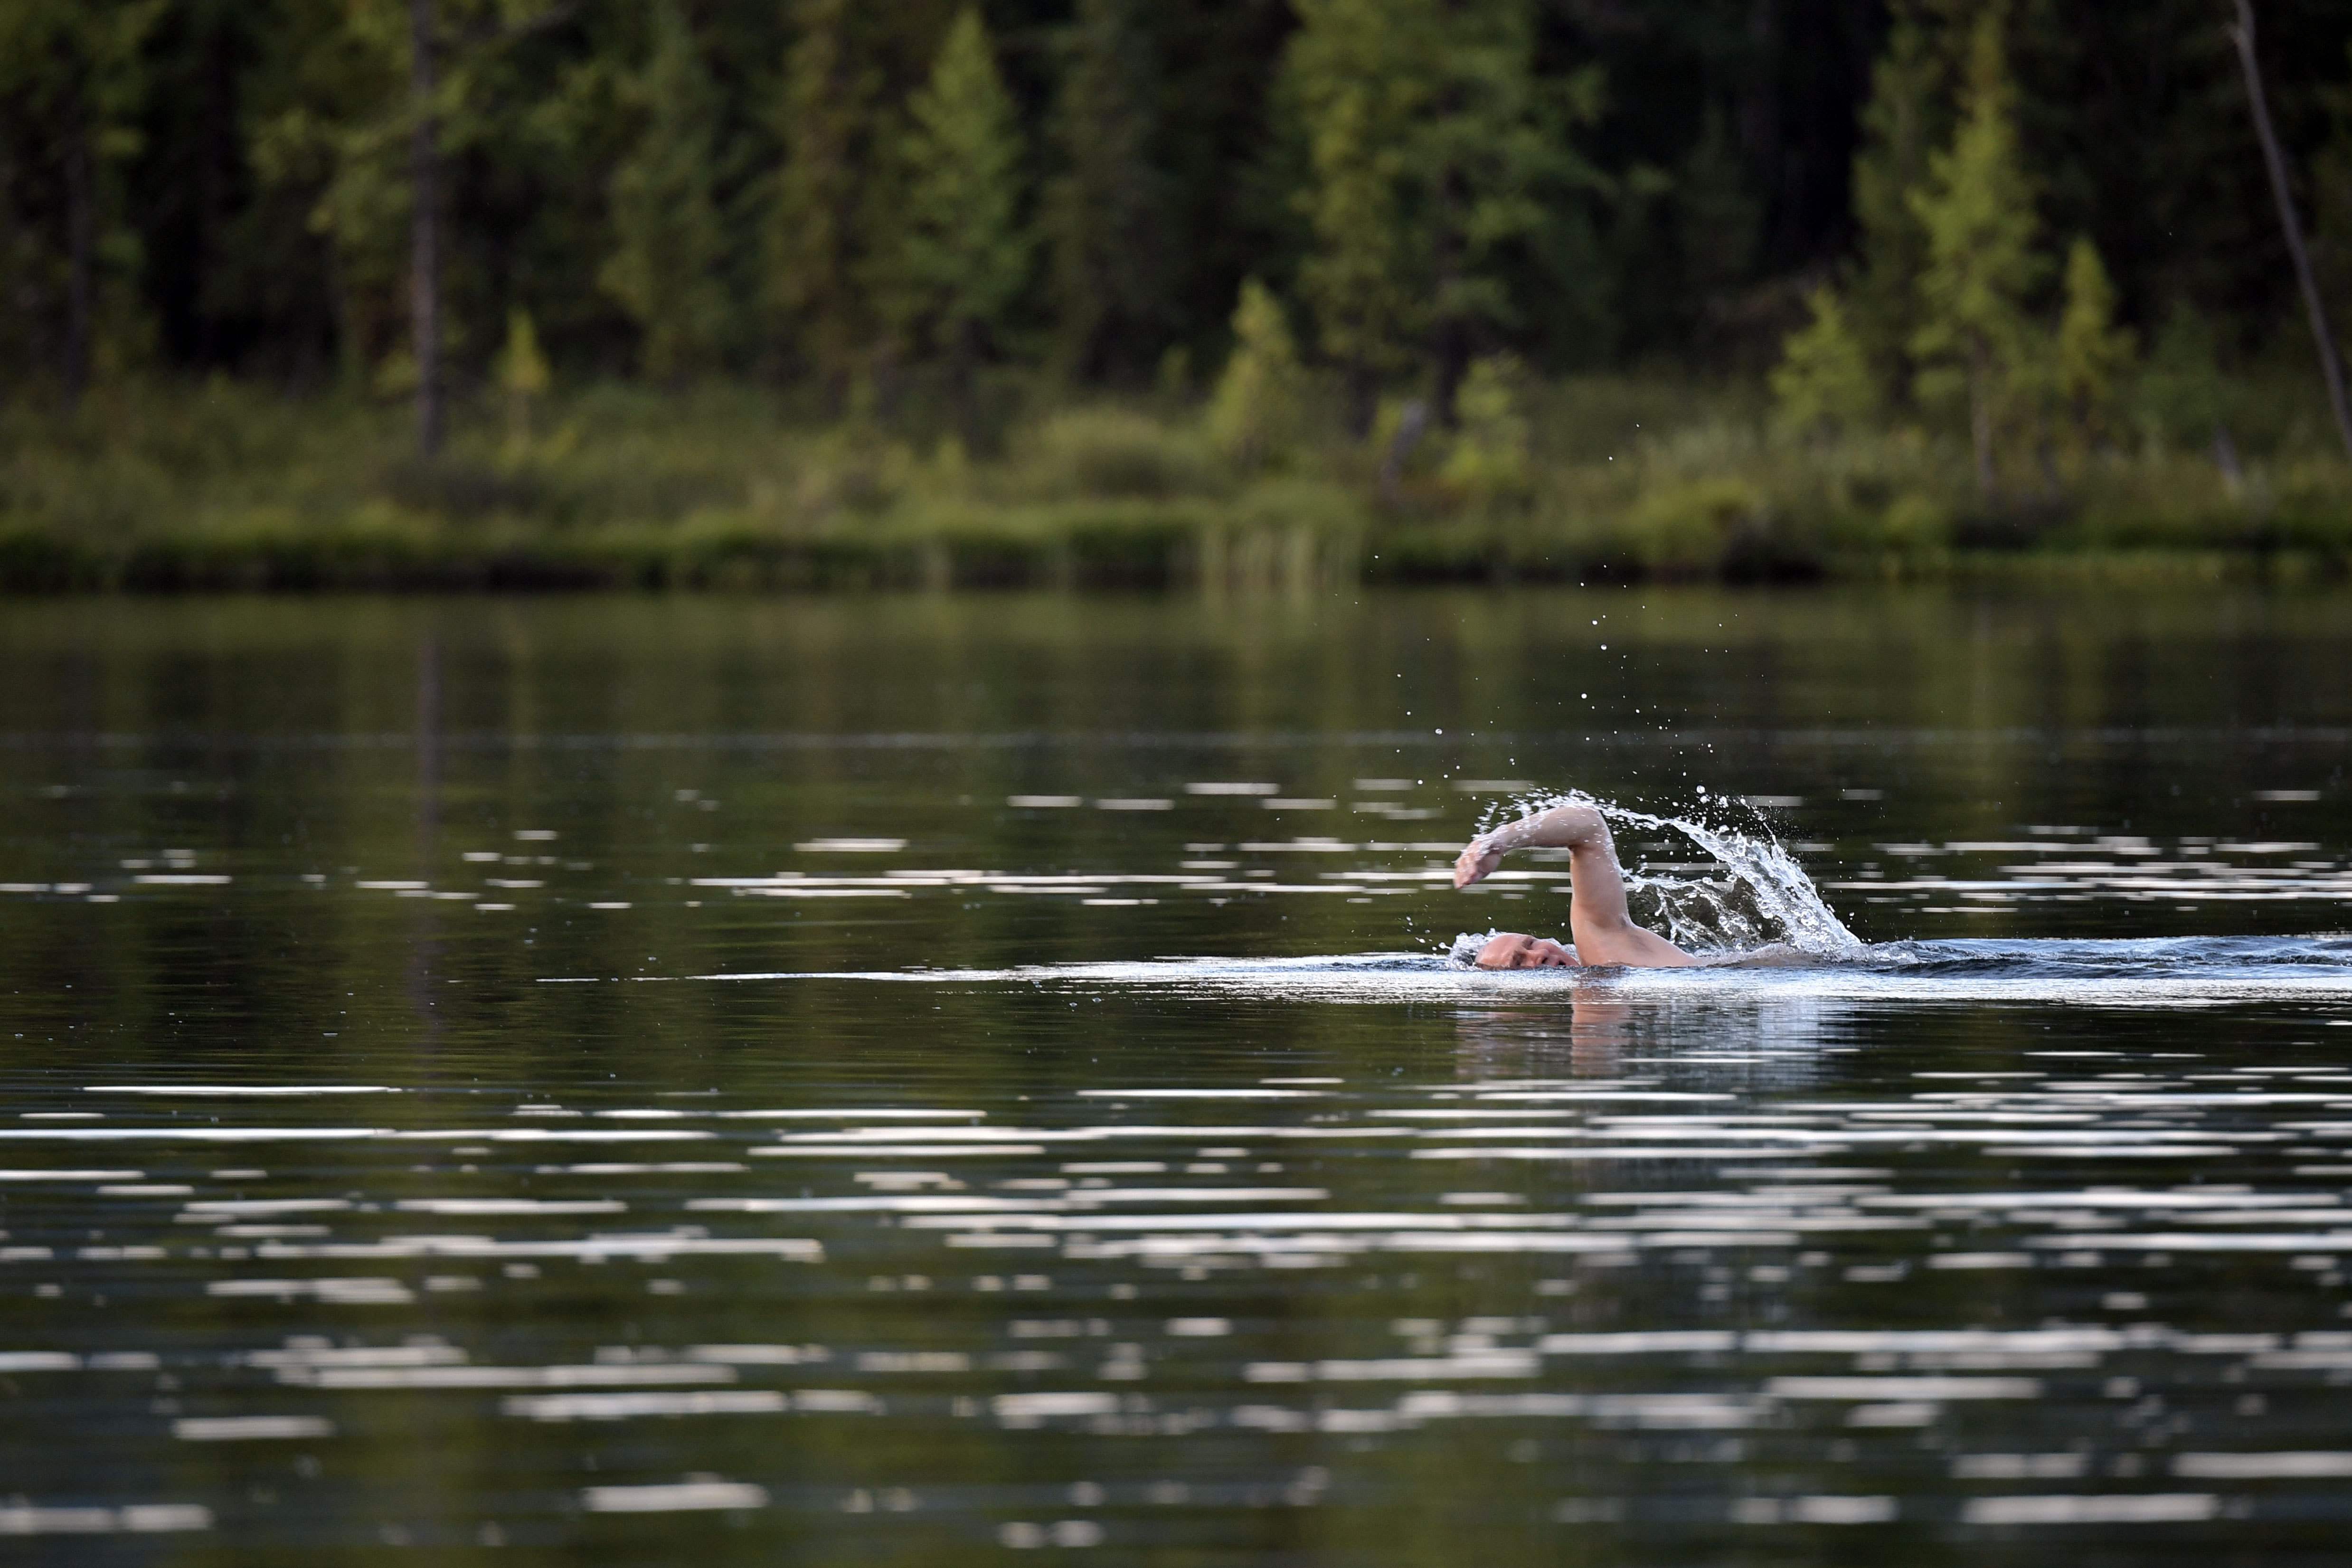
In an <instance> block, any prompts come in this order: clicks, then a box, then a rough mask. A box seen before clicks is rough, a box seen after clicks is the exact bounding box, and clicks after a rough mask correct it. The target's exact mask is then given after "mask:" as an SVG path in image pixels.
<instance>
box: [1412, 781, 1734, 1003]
mask: <svg viewBox="0 0 2352 1568" xmlns="http://www.w3.org/2000/svg"><path fill="white" fill-rule="evenodd" d="M1514 849H1565V850H1567V851H1568V893H1569V898H1568V933H1569V935H1570V936H1571V937H1573V938H1575V940H1576V945H1575V946H1574V947H1573V948H1568V947H1562V946H1561V945H1560V944H1559V943H1558V942H1554V941H1552V940H1551V939H1550V938H1549V937H1536V936H1523V935H1521V934H1520V933H1518V932H1517V931H1505V932H1503V933H1501V934H1500V935H1497V936H1496V937H1494V938H1493V939H1492V940H1490V941H1489V942H1487V943H1486V946H1484V947H1482V948H1480V949H1479V950H1478V952H1477V956H1476V957H1475V958H1473V959H1472V960H1471V962H1472V963H1475V964H1476V965H1477V966H1478V967H1479V968H1481V969H1567V968H1571V967H1573V966H1575V965H1577V964H1592V963H1623V964H1630V965H1633V966H1634V967H1636V968H1644V969H1678V968H1681V967H1682V966H1684V965H1685V964H1691V963H1697V962H1698V960H1696V959H1695V958H1693V957H1692V956H1691V955H1690V954H1689V953H1686V952H1684V951H1683V950H1682V949H1681V948H1678V947H1676V946H1675V944H1674V943H1673V942H1668V941H1667V940H1666V939H1665V938H1664V937H1662V936H1660V935H1658V934H1657V932H1655V931H1643V929H1642V928H1641V927H1640V926H1637V925H1635V924H1634V923H1633V916H1632V915H1631V914H1629V913H1628V912H1627V911H1626V909H1625V878H1624V875H1623V873H1622V872H1620V871H1619V870H1618V868H1617V846H1616V844H1615V842H1614V841H1613V840H1612V839H1611V837H1609V824H1608V823H1607V822H1605V821H1604V820H1602V818H1601V814H1600V813H1599V812H1597V811H1595V810H1593V809H1592V808H1591V806H1589V805H1556V806H1553V807H1552V808H1551V809H1550V810H1549V811H1539V812H1538V813H1536V814H1535V815H1534V816H1523V817H1521V818H1519V820H1518V821H1517V822H1507V823H1505V824H1504V825H1503V826H1500V827H1497V828H1496V829H1494V830H1493V831H1492V832H1490V833H1482V834H1480V835H1478V837H1475V838H1473V839H1472V840H1471V841H1470V843H1469V845H1468V846H1467V847H1465V849H1464V850H1463V851H1462V854H1461V857H1460V858H1458V859H1456V860H1455V861H1454V886H1455V887H1456V888H1466V887H1468V886H1469V885H1470V884H1471V883H1473V882H1475V881H1477V880H1478V879H1481V878H1483V877H1486V875H1488V874H1489V873H1491V872H1492V871H1493V870H1494V869H1495V868H1496V867H1497V866H1499V865H1501V864H1502V863H1503V857H1504V856H1506V855H1507V854H1509V853H1510V852H1511V851H1512V850H1514Z"/></svg>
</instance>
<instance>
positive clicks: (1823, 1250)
mask: <svg viewBox="0 0 2352 1568" xmlns="http://www.w3.org/2000/svg"><path fill="white" fill-rule="evenodd" d="M0 670H5V679H4V680H0V962H5V983H0V1046H5V1049H6V1058H5V1084H6V1090H7V1093H6V1100H5V1104H0V1231H5V1234H4V1235H0V1396H5V1401H6V1403H5V1409H6V1412H7V1419H6V1423H5V1427H0V1433H5V1436H0V1454H5V1479H0V1536H5V1537H12V1538H16V1539H13V1540H8V1541H0V1554H5V1555H10V1556H18V1555H23V1556H29V1557H30V1558H32V1559H34V1560H43V1561H53V1562H58V1563H68V1562H70V1563H83V1562H110V1561H141V1562H156V1563H238V1564H247V1563H268V1564H276V1563H286V1564H293V1563H303V1564H311V1563H339V1562H344V1561H358V1560H369V1561H373V1560H378V1559H383V1560H394V1559H397V1560H400V1561H433V1562H436V1563H438V1562H461V1561H471V1560H474V1559H476V1558H477V1557H478V1558H480V1559H481V1560H485V1561H488V1560H492V1559H496V1560H512V1559H526V1560H527V1559H534V1558H537V1559H543V1560H548V1561H567V1562H569V1561H578V1562H599V1563H603V1562H639V1561H642V1562H648V1563H652V1562H698V1563H721V1562H724V1563H755V1562H756V1563H809V1564H820V1563H822V1564H832V1563H943V1564H944V1563H958V1564H961V1563H971V1562H983V1561H994V1560H997V1559H999V1558H1006V1557H1013V1556H1014V1555H1015V1554H1018V1553H1024V1552H1041V1553H1044V1554H1045V1555H1047V1556H1049V1557H1052V1556H1056V1555H1058V1556H1066V1557H1070V1558H1082V1559H1090V1560H1096V1561H1115V1562H1119V1563H1164V1564H1176V1563H1185V1564H1192V1563H1203V1564H1205V1563H1234V1564H1242V1563H1247V1564H1288V1563H1301V1564H1305V1563H1313V1564H1352V1563H1366V1564H1371V1563H1381V1564H1387V1563H1396V1564H1431V1565H1438V1564H1444V1565H1447V1568H1453V1565H1456V1564H1462V1563H1513V1564H1516V1563H1560V1562H1568V1563H1591V1564H1595V1565H1603V1564H1606V1565H1615V1564H1625V1565H1627V1568H1632V1565H1635V1564H1650V1563H1741V1564H1748V1563H1755V1564H1777V1563H1810V1562H1839V1563H1843V1562H1849V1561H1851V1562H1853V1563H1890V1562H1901V1563H1947V1562H1948V1563H1960V1562H1964V1561H1967V1562H1974V1561H1979V1560H1982V1559H1984V1558H1986V1557H1988V1556H1990V1557H1994V1558H1997V1559H1999V1560H2001V1561H2009V1562H2018V1563H2028V1562H2030V1563H2061V1562H2063V1563H2102V1564H2105V1563H2113V1564H2118V1565H2121V1564H2141V1563H2192V1562H2193V1563H2210V1562H2214V1561H2226V1562H2230V1563H2239V1562H2252V1561H2255V1560H2257V1559H2259V1560H2260V1561H2262V1562H2263V1563H2305V1562H2307V1563H2321V1562H2327V1563H2337V1562H2341V1561H2343V1560H2344V1559H2345V1557H2346V1555H2347V1552H2346V1549H2345V1547H2344V1544H2343V1543H2344V1542H2345V1541H2346V1540H2347V1531H2352V1403H2348V1402H2347V1387H2346V1385H2347V1384H2352V1316H2347V1311H2352V1288H2347V1254H2352V1201H2347V1200H2352V1035H2347V1034H2339V1033H2337V1032H2336V1030H2338V1029H2339V1028H2344V1027H2347V1026H2352V938H2347V937H2345V936H2343V935H2341V934H2338V933H2341V932H2342V931H2344V930H2345V928H2346V927H2347V924H2352V917H2347V910H2346V905H2347V900H2352V819H2347V790H2346V785H2345V780H2344V765H2345V761H2346V757H2347V750H2352V747H2348V746H2347V742H2352V679H2347V670H2352V595H2343V594H2340V593H2336V594H2319V593H2313V594H2298V595H2271V596H2264V595H2255V594H2252V593H2242V592H2238V591H2220V590H2216V591H2212V592H2209V593H2201V594H2192V593H2186V592H2177V591H2176V592H2167V593H2147V594H2134V593H2127V592H2119V591H2116V590H2114V589H2112V588H2105V587H2103V588H2100V589H2098V590H2096V591H2088V592H2084V593H2080V594H2075V595H2041V596H2036V595H2022V594H2000V593H1979V594H1971V593H1963V592H1950V591H1890V592H1885V593H1879V594H1865V593H1846V592H1838V593H1819V594H1805V595H1785V596H1738V595H1717V594H1712V593H1696V592H1691V593H1668V592H1650V593H1646V594H1644V593H1622V592H1612V593H1591V594H1581V593H1534V592H1528V593H1510V594H1465V595H1441V594H1427V593H1424V594H1416V595H1397V596H1391V597H1382V596H1377V595H1364V596H1360V597H1341V598H1339V599H1336V600H1330V601H1320V600H1311V601H1310V600H1289V599H1253V600H1245V601H1239V602H1222V603H1221V602H1217V601H1203V600H1190V599H1164V600H1163V599H1136V600H1118V599H1089V600H1075V599H1066V598H1056V597H978V596H975V597H957V598H944V599H925V598H920V597H903V598H877V599H849V598H842V599H830V600H821V601H757V602H751V601H746V602H731V601H727V600H719V599H700V600H643V599H620V600H609V601H592V600H563V601H536V602H503V601H493V600H478V599H477V600H464V601H401V602H371V601H338V602H327V603H317V604H299V603H259V602H173V603H145V602H135V601H116V602H104V603H86V602H84V603H77V602H63V603H38V604H25V603H18V604H12V605H5V606H0ZM1537 786H1557V787H1567V786H1577V787H1581V788H1583V789H1586V790H1590V791H1591V792H1593V793H1594V794H1595V795H1601V796H1602V797H1605V798H1608V799H1611V800H1613V801H1617V802H1621V803H1623V804H1624V805H1628V806H1633V807H1637V808H1641V809H1643V810H1646V811H1649V812H1652V813H1654V814H1656V815H1657V816H1660V817H1677V816H1687V817H1690V818H1691V819H1692V820H1693V821H1694V822H1695V823H1696V824H1697V825H1698V826H1700V827H1701V829H1702V831H1703V832H1705V831H1707V830H1709V829H1710V828H1711V829H1712V830H1713V831H1714V832H1715V833H1716V834H1717V837H1716V840H1715V841H1716V843H1717V847H1718V848H1724V849H1726V850H1727V852H1737V853H1738V854H1748V853H1750V852H1753V853H1755V854H1758V855H1762V854H1764V853H1765V850H1766V849H1767V848H1768V847H1769V844H1768V841H1767V840H1765V839H1764V837H1762V833H1761V827H1762V826H1763V825H1765V824H1769V826H1770V828H1771V830H1772V831H1773V832H1775V833H1777V835H1778V841H1779V843H1780V845H1781V846H1782V847H1784V848H1785V849H1786V850H1787V851H1788V852H1789V854H1790V855H1791V856H1792V857H1793V858H1794V859H1795V860H1796V861H1800V862H1801V863H1802V865H1803V866H1804V868H1806V869H1807V870H1808V871H1809V872H1810V873H1811V878H1812V879H1813V881H1814V882H1815V883H1817V884H1818V885H1819V888H1820V889H1821V894H1820V896H1821V897H1822V898H1825V899H1826V900H1827V903H1828V905H1829V906H1830V907H1831V908H1832V909H1834V910H1835V911H1836V915H1837V917H1839V918H1842V920H1843V923H1844V926H1845V927H1848V928H1850V929H1851V931H1852V932H1853V935H1854V937H1855V938H1858V939H1859V940H1858V941H1857V942H1853V943H1851V944H1847V945H1841V944H1840V942H1832V941H1830V940H1828V939H1827V938H1825V937H1823V936H1822V933H1821V932H1820V931H1815V932H1813V933H1811V935H1810V936H1809V935H1808V934H1807V933H1805V932H1803V931H1794V930H1792V929H1790V918H1789V917H1788V914H1787V910H1788V909H1789V908H1791V907H1793V906H1791V905H1789V904H1788V903H1787V902H1786V900H1788V899H1790V898H1794V897H1798V896H1802V897H1805V898H1810V897H1811V893H1810V890H1809V889H1806V888H1805V887H1804V886H1803V885H1802V883H1801V879H1796V880H1791V879H1787V878H1785V877H1783V878H1781V879H1780V880H1779V881H1775V880H1774V878H1775V876H1779V875H1780V874H1779V873H1772V872H1770V871H1769V867H1767V868H1765V869H1764V870H1761V871H1759V870H1758V869H1756V867H1757V866H1762V865H1764V862H1763V861H1761V860H1759V861H1757V862H1756V863H1755V865H1753V866H1749V867H1748V871H1747V875H1746V877H1745V878H1744V879H1743V878H1742V877H1740V876H1735V875H1733V874H1732V873H1731V872H1730V871H1727V870H1726V869H1725V868H1723V866H1722V865H1721V864H1720V863H1719V862H1718V861H1717V859H1716V858H1712V857H1710V856H1709V855H1708V854H1707V853H1706V851H1705V850H1704V849H1703V848H1702V847H1701V846H1700V844H1699V843H1697V842H1695V841H1694V840H1693V839H1692V838H1690V837H1688V836H1686V835H1684V834H1681V833H1678V832H1676V831H1675V830H1674V829H1673V828H1672V827H1670V826H1669V827H1657V828H1647V827H1643V826H1627V827H1626V828H1625V829H1623V830H1622V833H1621V844H1622V847H1623V849H1624V851H1625V854H1626V857H1627V858H1628V860H1629V861H1633V862H1637V863H1642V864H1643V866H1644V868H1645V871H1646V876H1647V878H1648V880H1647V882H1646V883H1645V884H1644V887H1643V891H1642V893H1641V894H1640V896H1639V898H1640V903H1641V906H1642V907H1643V909H1645V910H1648V911H1649V913H1650V916H1651V918H1653V919H1655V920H1659V921H1673V922H1675V926H1676V929H1677V930H1678V931H1681V932H1682V933H1683V934H1684V935H1685V936H1686V937H1688V938H1689V939H1691V940H1694V941H1701V942H1705V941H1718V942H1731V941H1732V939H1733V938H1734V937H1735V936H1737V937H1738V939H1739V941H1740V942H1741V943H1742V944H1744V943H1745V942H1747V941H1748V940H1749V939H1751V938H1752V939H1759V940H1760V939H1769V938H1774V937H1793V938H1795V939H1796V940H1797V945H1798V947H1800V948H1810V949H1811V952H1800V951H1795V950H1793V949H1783V950H1780V951H1778V952H1775V953H1772V954H1769V955H1768V958H1769V959H1770V960H1771V961H1769V962H1757V963H1738V964H1730V965H1725V966H1720V967H1715V968H1710V969H1708V970H1706V971H1703V972H1700V973H1682V974H1665V973H1641V974H1628V973H1620V972H1606V971H1602V972H1594V973H1586V974H1560V973H1528V974H1511V975H1481V974H1476V973H1466V972H1465V971H1463V970H1460V969H1458V968H1454V967H1452V966H1449V965H1448V964H1447V963H1445V962H1444V960H1443V958H1442V957H1441V956H1440V955H1441V954H1442V953H1443V952H1444V949H1445V947H1446V945H1447V943H1448V942H1450V941H1452V939H1454V937H1455V935H1456V934H1457V933H1459V932H1463V931H1485V930H1486V929H1487V928H1489V927H1490V926H1501V927H1505V928H1508V929H1527V930H1533V931H1545V932H1551V931H1559V930H1560V928H1562V927H1563V926H1564V925H1565V923H1566V905H1567V900H1566V897H1565V896H1564V895H1565V892H1566V882H1565V877H1564V872H1565V867H1564V866H1561V865H1559V864H1558V863H1556V862H1549V861H1545V860H1543V859H1541V858H1523V859H1520V860H1516V861H1514V862H1513V866H1512V869H1513V871H1514V872H1515V873H1516V875H1513V876H1509V877H1506V878H1498V879H1496V882H1495V883H1493V884H1491V885H1490V886H1489V887H1488V888H1486V889H1483V890H1481V891H1478V892H1476V893H1473V894H1466V895H1456V894H1454V893H1451V892H1449V891H1446V890H1445V888H1444V862H1445V860H1446V859H1447V858H1449V856H1450V854H1451V852H1452V849H1453V848H1454V847H1455V846H1457V845H1458V844H1459V842H1460V841H1461V840H1462V839H1463V838H1464V837H1465V836H1466V835H1467V834H1468V833H1469V832H1470V831H1471V830H1472V829H1473V828H1475V826H1477V825H1478V823H1479V822H1480V820H1481V819H1482V818H1481V814H1482V812H1490V811H1493V810H1497V809H1500V808H1501V807H1502V806H1503V805H1504V804H1505V803H1506V802H1507V801H1508V800H1509V799H1511V798H1514V797H1517V796H1520V795H1525V794H1527V793H1528V792H1529V791H1530V790H1532V789H1533V788H1535V787H1537ZM1702 792H1704V793H1702ZM1727 797H1728V798H1727ZM1628 820H1629V823H1630V821H1631V819H1628ZM1776 900H1779V901H1778V902H1776Z"/></svg>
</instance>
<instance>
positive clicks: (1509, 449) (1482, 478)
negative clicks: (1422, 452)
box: [1439, 354, 1528, 505]
mask: <svg viewBox="0 0 2352 1568" xmlns="http://www.w3.org/2000/svg"><path fill="white" fill-rule="evenodd" d="M1523 379H1525V377H1524V374H1523V372H1522V369H1521V367H1520V365H1519V363H1518V361H1517V359H1515V358H1513V357H1512V356H1511V355H1509V354H1487V355H1485V356H1483V357H1481V358H1479V359H1477V360H1475V361H1473V362H1472V363H1471V365H1470V369H1469V372H1468V374H1466V375H1465V376H1464V378H1463V382H1462V394H1461V403H1462V410H1461V416H1460V418H1459V420H1458V422H1457V424H1458V428H1457V429H1456V431H1455V433H1454V445H1453V447H1452V448H1451V449H1450V450H1449V451H1448V452H1447V453H1446V455H1445V462H1444V467H1443V468H1440V469H1439V474H1440V476H1441V477H1442V478H1443V479H1444V480H1445V481H1446V483H1448V484H1450V485H1453V486H1454V488H1455V489H1459V490H1461V491H1463V492H1464V493H1465V494H1467V495H1469V496H1471V497H1473V498H1475V500H1480V501H1483V502H1485V503H1486V504H1488V505H1493V504H1495V503H1496V502H1498V501H1509V500H1524V499H1525V498H1526V496H1527V495H1528V416H1527V414H1526V412H1525V411H1524V410H1523V409H1522V408H1521V406H1520V396H1519V383H1520V382H1521V381H1522V380H1523Z"/></svg>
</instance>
